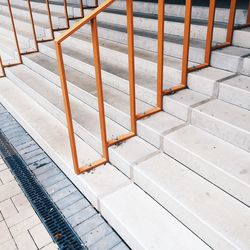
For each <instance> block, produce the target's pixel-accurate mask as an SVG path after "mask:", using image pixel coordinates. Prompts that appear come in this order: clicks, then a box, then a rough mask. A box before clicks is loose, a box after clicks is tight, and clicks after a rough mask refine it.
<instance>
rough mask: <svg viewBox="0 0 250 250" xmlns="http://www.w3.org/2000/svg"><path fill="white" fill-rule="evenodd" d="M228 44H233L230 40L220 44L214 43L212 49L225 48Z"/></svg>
mask: <svg viewBox="0 0 250 250" xmlns="http://www.w3.org/2000/svg"><path fill="white" fill-rule="evenodd" d="M228 46H231V43H229V42H225V43H222V44H218V45H214V46H213V47H212V48H211V50H212V51H213V50H217V49H223V48H226V47H228Z"/></svg>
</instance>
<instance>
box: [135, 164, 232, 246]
mask: <svg viewBox="0 0 250 250" xmlns="http://www.w3.org/2000/svg"><path fill="white" fill-rule="evenodd" d="M133 177H134V181H135V183H136V184H137V185H139V186H140V187H141V188H142V189H144V190H145V191H146V192H147V193H148V194H150V195H151V196H152V197H154V198H155V199H156V200H158V201H161V205H162V206H164V207H165V208H167V209H168V211H169V212H170V213H172V214H173V215H174V216H175V217H176V218H178V219H179V220H180V221H182V222H183V223H184V224H185V225H186V226H187V227H188V228H190V229H191V230H192V232H194V233H196V234H197V235H199V237H200V238H201V239H202V240H204V241H205V242H209V245H210V246H211V247H212V248H214V249H216V248H217V247H219V248H220V249H225V250H226V249H230V250H235V249H236V246H234V245H233V244H231V243H230V241H229V240H227V239H226V238H224V237H223V236H221V235H219V234H217V233H216V231H215V229H214V228H211V227H209V226H208V225H206V224H205V223H204V221H202V219H201V218H199V217H198V216H197V215H196V214H194V213H192V212H190V211H189V210H188V208H185V205H184V206H183V204H181V203H179V202H176V198H175V197H173V196H172V195H171V194H169V193H167V192H166V191H165V190H162V189H161V188H160V187H159V186H157V184H156V183H155V182H154V181H152V180H151V179H149V178H147V177H146V176H144V175H143V173H141V172H140V170H137V169H135V170H134V171H133Z"/></svg>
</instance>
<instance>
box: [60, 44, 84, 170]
mask: <svg viewBox="0 0 250 250" xmlns="http://www.w3.org/2000/svg"><path fill="white" fill-rule="evenodd" d="M55 48H56V56H57V64H58V69H59V75H60V79H61V86H62V94H63V101H64V107H65V113H66V119H67V125H68V133H69V141H70V147H71V153H72V159H73V165H74V171H75V173H76V174H80V170H79V165H78V156H77V150H76V142H75V136H74V126H73V121H72V114H71V108H70V101H69V92H68V87H67V79H66V75H65V69H64V61H63V55H62V48H61V44H60V43H55Z"/></svg>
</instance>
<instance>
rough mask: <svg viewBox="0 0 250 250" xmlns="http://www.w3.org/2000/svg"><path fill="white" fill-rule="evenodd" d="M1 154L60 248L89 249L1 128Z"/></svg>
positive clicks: (69, 249) (68, 249)
mask: <svg viewBox="0 0 250 250" xmlns="http://www.w3.org/2000/svg"><path fill="white" fill-rule="evenodd" d="M0 154H1V155H2V158H3V159H4V161H5V162H6V164H7V165H8V167H9V168H10V170H11V172H12V173H13V175H14V176H15V177H16V179H17V181H18V182H19V184H20V186H21V188H22V190H23V191H24V193H25V194H26V196H27V198H28V199H29V201H30V203H31V204H32V206H33V208H34V209H35V211H36V212H37V214H38V216H39V217H40V219H41V221H42V222H43V223H44V225H45V227H46V228H47V230H48V231H49V233H50V235H51V236H52V237H53V239H54V241H55V242H56V243H57V245H58V247H59V248H60V249H65V250H66V249H67V250H71V249H72V250H78V249H87V248H86V247H85V246H84V245H83V243H82V242H81V240H80V239H79V238H78V236H77V235H76V234H75V232H74V231H73V230H72V228H71V226H70V225H69V224H68V223H67V222H66V220H65V219H64V217H63V216H62V214H61V213H60V211H59V210H58V208H57V207H56V206H55V205H54V203H53V202H52V201H51V200H50V198H49V197H48V195H47V193H46V192H45V191H44V189H43V188H42V187H41V186H40V185H39V183H38V182H37V180H36V178H35V177H34V176H33V175H32V173H31V171H30V170H29V169H28V168H27V166H26V164H25V163H24V161H23V160H22V158H21V157H20V156H19V154H18V153H17V152H16V150H15V149H14V148H13V147H12V145H11V144H10V143H9V141H8V140H7V138H6V137H5V136H4V134H3V133H2V132H1V130H0Z"/></svg>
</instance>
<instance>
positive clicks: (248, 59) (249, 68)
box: [240, 54, 250, 76]
mask: <svg viewBox="0 0 250 250" xmlns="http://www.w3.org/2000/svg"><path fill="white" fill-rule="evenodd" d="M242 64H243V66H242V69H241V71H240V72H241V74H243V75H246V76H250V54H248V55H247V56H245V57H244V58H243V63H242Z"/></svg>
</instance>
